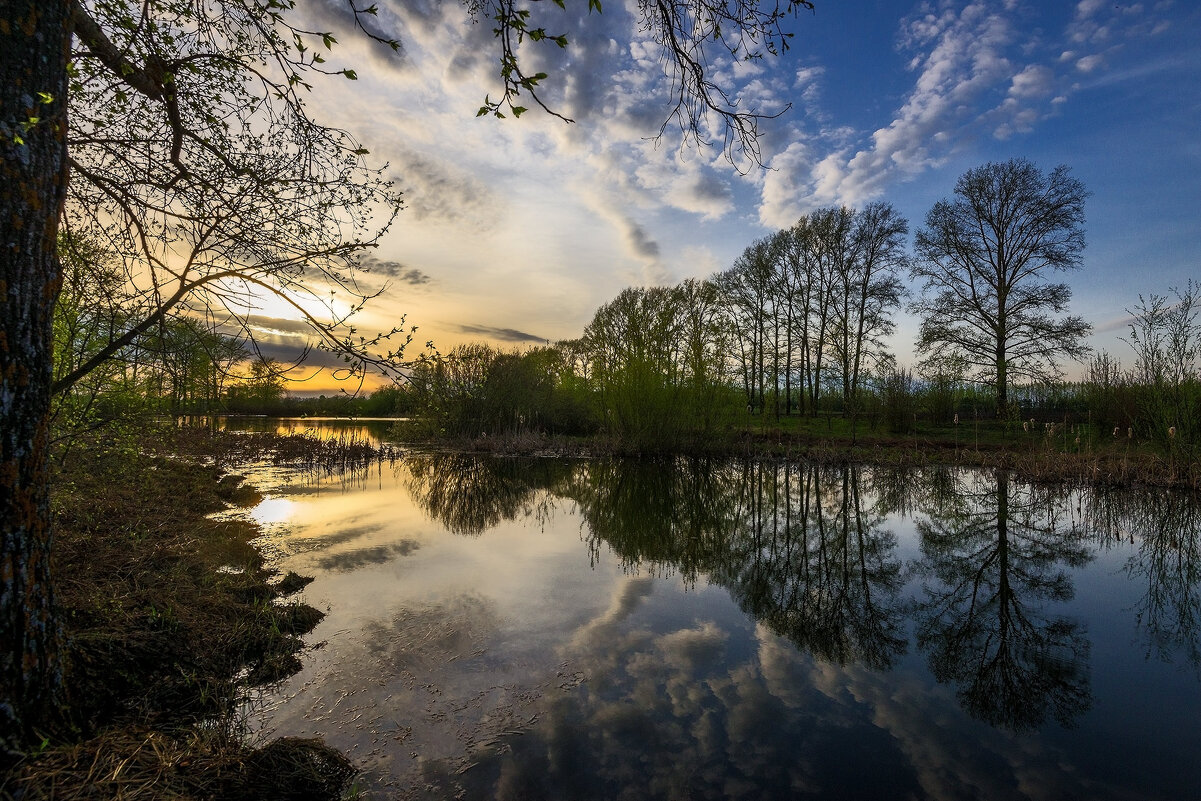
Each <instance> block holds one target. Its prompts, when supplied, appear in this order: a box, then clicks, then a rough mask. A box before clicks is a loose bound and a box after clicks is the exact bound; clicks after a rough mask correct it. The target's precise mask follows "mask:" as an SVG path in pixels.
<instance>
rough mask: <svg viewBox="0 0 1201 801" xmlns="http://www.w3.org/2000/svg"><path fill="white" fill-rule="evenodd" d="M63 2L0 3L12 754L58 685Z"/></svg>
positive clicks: (2, 603) (0, 286) (1, 434)
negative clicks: (53, 505) (53, 554)
mask: <svg viewBox="0 0 1201 801" xmlns="http://www.w3.org/2000/svg"><path fill="white" fill-rule="evenodd" d="M67 8H68V4H67V2H66V0H23V1H18V0H7V2H6V3H5V11H4V15H3V19H0V99H2V102H0V109H3V112H2V114H3V116H2V117H0V154H2V161H0V165H2V166H0V171H2V172H0V179H2V180H3V185H4V191H3V192H2V193H0V293H2V294H3V299H2V300H0V303H2V304H3V312H2V313H0V643H3V645H0V747H2V748H3V750H4V751H5V752H8V753H9V754H11V753H12V752H13V751H14V750H15V749H16V748H19V747H20V746H21V744H22V742H23V741H26V740H27V739H28V737H29V735H30V733H31V730H32V729H33V728H34V727H35V726H38V725H39V724H40V723H41V722H42V721H43V720H44V716H45V714H46V713H47V712H48V711H49V710H50V709H51V708H53V706H54V704H55V702H56V700H57V696H58V691H59V688H60V685H61V667H60V664H59V631H58V621H57V619H56V618H55V615H54V609H53V594H52V592H51V584H50V546H51V530H50V503H49V489H48V486H47V482H48V478H49V464H48V459H49V410H50V381H51V369H52V363H53V349H52V328H51V315H52V313H53V309H54V302H55V299H56V298H57V296H58V291H59V287H60V285H61V283H62V276H61V270H60V268H59V264H58V257H57V252H56V238H57V234H58V220H59V216H60V213H61V211H62V205H63V200H64V197H65V195H66V188H67V148H66V142H67V139H66V134H67V118H66V117H67V115H66V100H67V53H68V47H69V44H70V28H69V25H68V11H67Z"/></svg>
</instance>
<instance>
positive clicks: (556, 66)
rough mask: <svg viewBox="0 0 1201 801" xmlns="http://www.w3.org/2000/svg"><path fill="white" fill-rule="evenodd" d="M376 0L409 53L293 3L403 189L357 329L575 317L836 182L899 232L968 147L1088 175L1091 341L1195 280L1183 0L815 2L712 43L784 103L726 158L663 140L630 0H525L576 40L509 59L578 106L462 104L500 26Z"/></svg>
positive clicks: (334, 7) (1189, 46) (569, 324)
mask: <svg viewBox="0 0 1201 801" xmlns="http://www.w3.org/2000/svg"><path fill="white" fill-rule="evenodd" d="M377 5H378V7H379V14H378V17H377V18H376V19H375V20H374V22H373V24H374V25H376V26H378V30H379V31H380V32H382V33H386V34H387V35H389V36H394V37H395V38H397V39H399V40H400V42H401V43H402V48H401V50H400V51H399V52H398V53H392V52H391V51H390V50H387V49H386V48H382V47H380V46H378V45H373V44H372V43H370V42H369V41H367V40H366V39H365V38H364V37H362V36H361V35H358V36H356V35H355V34H354V32H353V31H352V30H351V29H350V28H349V26H348V20H347V19H346V17H345V8H346V5H345V2H344V0H309V2H308V3H307V4H302V6H301V9H302V11H303V13H304V14H306V15H308V17H309V20H310V22H311V24H312V25H313V26H314V27H315V28H317V29H320V30H331V31H334V32H336V33H337V35H338V41H339V43H340V44H339V45H338V46H337V47H336V49H335V51H334V54H333V58H331V64H332V65H333V66H335V67H340V66H352V67H354V69H355V71H356V73H357V75H358V76H359V79H358V80H357V81H353V82H350V81H345V80H344V79H340V78H330V79H328V80H325V81H320V82H318V83H317V84H316V85H315V87H314V90H313V92H312V97H311V100H310V104H309V105H310V109H311V110H312V113H313V116H314V117H315V118H317V119H318V120H320V121H321V122H323V123H326V124H330V125H336V126H338V127H343V128H346V129H348V130H350V131H351V132H352V133H353V134H354V135H355V136H356V137H357V138H358V139H359V140H360V141H361V142H362V143H363V145H364V146H365V147H367V148H368V149H370V151H371V156H370V157H369V158H370V159H372V160H373V161H372V162H371V163H372V164H373V165H375V166H381V167H384V165H386V167H384V169H385V172H386V174H387V175H388V176H390V177H391V178H392V179H393V180H394V181H395V182H396V184H397V185H398V186H399V187H400V188H402V189H403V190H404V198H405V205H404V208H403V210H402V211H401V212H400V214H399V216H398V218H397V220H396V222H395V224H394V226H393V227H392V229H391V230H390V231H389V232H388V233H387V234H386V235H385V237H384V238H383V239H382V240H381V242H380V246H379V247H378V249H377V250H376V251H375V252H374V253H372V254H371V255H370V257H369V258H368V266H369V267H370V268H371V269H372V273H373V274H374V280H376V281H377V282H380V283H381V284H382V282H383V281H385V280H386V281H387V283H388V286H387V288H386V289H385V291H384V293H383V294H382V295H381V296H380V297H378V298H376V299H375V300H373V301H372V302H371V304H370V305H369V306H368V308H367V310H366V311H365V312H364V313H363V316H362V319H361V321H360V324H359V327H360V329H367V328H372V327H375V328H391V327H392V325H394V324H395V322H396V321H397V320H398V319H399V317H400V315H402V314H403V315H406V319H407V323H408V324H411V325H417V326H418V329H419V330H418V333H417V335H416V338H415V343H414V349H412V350H411V351H410V355H413V356H415V355H417V349H416V347H417V346H419V345H421V344H422V343H424V342H425V341H427V340H433V342H434V343H435V345H436V346H437V348H438V349H439V350H440V351H441V352H443V353H445V352H447V351H449V350H450V349H451V348H452V347H454V346H455V345H457V344H460V343H462V342H467V341H484V342H488V343H490V344H493V345H498V346H501V347H506V348H507V347H526V346H529V345H535V344H542V343H545V342H548V341H549V342H554V341H556V340H560V339H568V338H574V337H578V336H579V335H580V334H581V333H582V332H583V329H584V327H585V326H586V325H587V324H588V322H589V320H590V319H591V318H592V316H593V314H594V312H595V311H596V309H597V308H598V307H599V306H600V305H602V304H604V303H606V302H608V301H609V300H611V299H612V298H614V297H615V296H616V295H617V294H618V293H619V292H620V291H621V290H622V289H624V288H626V287H629V286H652V285H671V284H675V283H678V282H679V281H682V280H683V279H685V278H689V277H696V278H705V277H708V276H710V275H712V274H713V273H715V272H718V271H720V270H723V269H726V268H728V267H729V266H730V265H731V264H732V263H733V261H734V259H735V258H736V257H737V256H738V255H739V253H741V252H742V250H743V249H744V248H746V247H747V246H748V245H749V244H750V243H751V242H753V241H754V240H755V239H758V238H760V237H763V236H766V235H768V234H770V233H772V232H774V231H776V230H778V229H780V228H783V227H786V226H789V225H791V224H792V223H793V222H794V221H795V220H796V219H797V218H798V217H799V216H800V215H802V214H805V213H807V212H811V211H813V210H815V209H818V208H822V207H825V206H830V205H839V204H845V205H848V206H852V207H858V206H862V205H864V204H866V203H868V202H871V201H874V200H885V201H888V202H891V203H892V204H893V205H894V206H896V208H897V209H898V210H899V211H900V212H901V214H903V215H904V216H905V217H907V219H908V220H909V223H910V229H911V232H913V231H916V230H917V229H918V228H919V227H920V226H921V224H922V222H923V219H924V217H925V214H926V212H927V211H928V210H929V209H930V207H931V206H932V205H934V203H936V202H937V201H939V200H940V199H943V198H948V197H950V196H951V195H952V193H953V191H954V186H955V182H956V180H957V179H958V177H959V176H960V175H962V174H963V173H964V172H965V171H966V170H968V169H971V168H973V167H977V166H980V165H982V164H985V163H987V162H990V161H1004V160H1007V159H1011V158H1016V157H1022V158H1027V159H1029V160H1031V161H1032V162H1034V163H1035V164H1036V165H1037V166H1038V167H1040V168H1042V169H1043V170H1046V171H1049V170H1051V169H1052V168H1054V167H1055V166H1057V165H1060V164H1063V165H1066V166H1068V167H1069V168H1070V169H1071V174H1072V176H1073V177H1075V178H1078V179H1079V180H1081V181H1082V182H1083V183H1084V184H1085V186H1086V187H1087V188H1088V190H1089V191H1090V192H1091V196H1090V197H1089V200H1088V202H1087V205H1086V218H1087V220H1086V229H1087V242H1088V245H1087V249H1086V251H1085V253H1084V264H1083V267H1082V268H1081V269H1080V270H1078V271H1074V272H1071V273H1064V274H1059V275H1061V276H1062V279H1063V280H1066V281H1067V282H1068V283H1069V285H1070V286H1071V287H1072V289H1073V293H1074V294H1073V300H1072V304H1071V312H1072V313H1073V314H1078V315H1081V316H1083V317H1084V318H1085V319H1086V320H1088V321H1089V322H1091V323H1092V325H1093V326H1094V334H1093V336H1092V338H1091V340H1090V341H1091V343H1092V345H1093V346H1094V347H1095V348H1097V349H1099V350H1100V349H1104V350H1108V351H1109V352H1111V353H1112V354H1114V355H1116V356H1117V357H1118V358H1120V359H1122V360H1123V361H1124V362H1126V363H1127V364H1129V363H1130V362H1132V361H1133V355H1132V352H1131V351H1130V350H1129V348H1128V346H1126V345H1125V344H1124V343H1123V342H1122V341H1121V340H1120V337H1121V336H1123V335H1124V334H1125V332H1126V330H1127V329H1126V326H1127V322H1128V319H1129V318H1128V314H1127V312H1126V310H1127V309H1129V308H1131V307H1133V306H1134V305H1135V304H1136V303H1137V302H1138V300H1139V295H1140V293H1141V294H1143V295H1148V294H1151V293H1156V294H1167V293H1168V292H1169V289H1170V288H1172V287H1178V286H1179V287H1183V286H1184V285H1185V284H1186V283H1187V282H1188V281H1189V280H1190V279H1191V278H1194V277H1196V278H1201V269H1199V268H1201V259H1199V256H1201V211H1199V209H1201V139H1199V134H1201V4H1198V3H1195V2H1193V1H1192V0H1175V2H1172V1H1171V0H1167V1H1165V2H1156V1H1155V0H1148V1H1147V2H1138V3H1124V4H1117V3H1114V2H1102V0H1082V2H1077V3H1072V2H1035V0H996V1H995V2H988V1H986V0H978V1H976V2H953V1H950V0H948V1H947V2H897V0H816V2H815V5H816V8H815V9H814V11H812V12H807V11H802V12H800V13H799V14H798V15H797V17H796V19H794V20H790V22H789V26H790V30H792V31H793V32H794V33H795V36H794V38H793V39H792V40H791V48H790V50H789V51H788V52H787V53H785V54H782V55H781V56H779V57H775V58H773V57H771V56H767V57H765V58H763V59H759V60H755V61H753V62H734V61H731V60H730V59H728V58H727V59H724V60H723V59H715V61H714V64H713V68H714V73H713V74H714V76H715V78H716V79H717V81H718V82H719V83H720V84H721V85H722V86H723V88H726V89H727V90H728V92H729V93H730V95H731V96H733V97H736V98H738V99H739V103H740V108H750V109H757V110H759V111H761V112H764V113H775V112H777V111H780V110H783V109H787V110H786V111H785V112H784V113H783V114H782V115H781V116H779V117H778V118H776V119H773V120H768V121H766V122H765V123H764V124H763V126H762V138H761V142H760V144H761V147H762V160H763V164H764V166H763V167H762V168H760V167H756V166H754V165H747V164H745V163H741V164H732V163H731V162H730V161H729V160H728V159H727V158H726V157H725V154H724V153H723V152H722V150H721V148H720V139H719V140H718V142H719V143H718V144H717V145H714V146H710V147H707V148H703V147H702V148H697V147H695V146H683V145H682V143H681V139H680V136H679V135H678V132H673V130H672V129H671V128H670V127H668V129H667V130H666V132H665V133H664V135H663V136H662V137H661V138H660V139H659V140H657V141H656V140H654V139H653V137H654V136H655V135H656V134H657V133H659V130H660V126H661V125H662V123H663V121H664V119H665V117H666V115H667V113H668V112H669V104H668V92H669V90H670V85H669V83H668V82H667V81H666V79H665V78H664V77H663V70H662V67H661V62H660V59H659V51H658V49H657V46H656V45H655V43H654V42H653V41H652V40H651V39H649V38H648V37H647V34H646V33H645V32H643V31H640V30H639V26H638V16H637V2H635V0H625V2H621V0H606V1H605V2H604V4H603V6H604V10H603V13H601V14H596V13H592V14H588V13H587V12H586V8H587V5H586V4H585V3H584V2H583V0H568V2H567V4H566V5H567V10H566V11H561V10H559V9H558V8H557V7H556V6H555V5H553V4H551V3H546V2H537V3H533V4H532V6H533V8H534V9H535V11H536V12H537V13H538V14H541V15H542V23H541V24H544V25H545V26H546V27H547V29H548V30H549V31H550V32H551V33H552V34H555V33H565V34H566V35H567V36H568V38H569V40H570V45H569V47H568V48H567V49H566V50H565V51H562V52H559V51H558V48H555V47H553V46H552V47H551V48H549V50H553V51H555V52H548V49H547V48H541V49H538V50H529V51H523V58H528V59H529V62H528V63H529V65H530V67H531V68H532V69H531V70H529V71H538V70H541V71H544V72H547V73H548V75H549V77H548V79H547V81H546V82H545V83H546V90H545V94H544V100H545V101H546V102H547V104H548V105H550V106H551V107H552V108H553V109H554V110H555V111H557V112H559V113H561V114H562V115H563V116H566V117H569V118H571V119H573V120H574V121H575V122H574V123H572V124H567V123H564V122H563V121H562V120H560V119H557V118H555V117H552V116H550V115H547V114H544V113H540V112H539V111H538V110H537V109H534V108H531V110H530V111H529V112H527V113H526V114H524V115H522V116H521V118H520V119H512V118H509V119H505V120H497V119H493V118H492V117H488V116H485V117H476V116H475V113H476V110H477V109H478V108H479V107H480V105H481V103H482V101H483V99H484V97H485V96H486V95H487V96H490V97H496V96H497V94H498V88H499V78H498V77H497V72H498V68H497V58H498V53H499V50H498V47H497V45H496V42H495V39H494V37H493V35H492V25H491V24H490V22H489V21H488V20H478V21H475V22H473V21H472V20H471V19H470V17H469V15H468V12H467V10H466V7H465V6H464V5H462V4H460V3H456V2H449V1H447V2H440V1H439V0H378V2H377ZM525 105H527V106H531V107H532V106H533V105H534V104H533V103H526V104H525ZM911 239H912V235H911ZM911 288H912V289H913V290H914V291H917V290H918V287H917V286H912V287H911ZM264 314H265V315H266V316H270V310H264ZM896 319H897V322H898V327H897V331H896V334H895V335H894V336H893V337H892V339H891V341H890V343H889V345H890V348H891V350H892V351H893V352H894V353H895V354H896V355H897V357H898V359H899V360H900V361H901V363H902V364H911V363H912V362H913V361H914V357H913V342H914V339H915V336H916V333H917V321H916V320H915V319H914V318H912V317H911V316H910V315H908V314H907V313H905V312H904V311H902V312H900V313H898V315H897V318H896ZM278 328H280V329H281V330H282V329H283V328H286V326H278ZM277 335H282V334H281V333H280V332H278V331H277ZM1066 366H1067V367H1068V368H1069V374H1072V373H1073V372H1074V373H1076V374H1078V373H1079V371H1080V368H1079V367H1078V366H1077V367H1072V366H1071V365H1066ZM322 381H324V379H320V380H318V381H314V382H310V385H309V387H308V388H309V389H316V388H323V387H324V384H322V383H321V382H322Z"/></svg>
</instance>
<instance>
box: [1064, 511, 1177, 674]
mask: <svg viewBox="0 0 1201 801" xmlns="http://www.w3.org/2000/svg"><path fill="white" fill-rule="evenodd" d="M1085 497H1086V502H1085V505H1086V513H1085V515H1086V520H1087V521H1088V522H1089V524H1090V526H1091V527H1092V528H1093V530H1095V531H1096V532H1097V533H1098V536H1099V540H1100V544H1101V545H1103V546H1108V545H1113V544H1114V543H1115V542H1121V541H1123V540H1124V539H1125V538H1127V537H1129V538H1130V540H1131V541H1132V542H1133V541H1135V540H1136V539H1137V545H1138V552H1137V553H1136V554H1135V555H1133V556H1131V557H1130V559H1129V560H1128V561H1127V563H1126V574H1127V575H1128V576H1129V577H1130V578H1131V579H1132V580H1135V581H1138V582H1139V583H1140V584H1142V585H1143V586H1145V588H1146V589H1145V591H1144V592H1143V594H1142V596H1141V597H1140V598H1139V600H1138V602H1137V603H1136V604H1135V608H1134V612H1135V616H1136V620H1137V625H1138V627H1139V630H1140V632H1141V633H1142V636H1143V638H1144V648H1145V651H1146V655H1147V656H1148V657H1151V656H1155V657H1156V658H1158V659H1163V660H1165V661H1169V662H1170V661H1173V660H1174V658H1175V657H1177V656H1179V657H1181V658H1183V659H1184V661H1185V662H1187V663H1188V664H1189V665H1190V666H1191V667H1192V668H1193V669H1194V670H1195V671H1201V640H1199V632H1201V504H1198V500H1197V498H1196V497H1193V496H1190V495H1186V494H1183V493H1178V492H1169V491H1164V490H1158V491H1155V490H1143V491H1139V492H1131V491H1129V490H1120V489H1113V488H1098V489H1095V490H1093V491H1091V492H1089V493H1087V494H1086V496H1085Z"/></svg>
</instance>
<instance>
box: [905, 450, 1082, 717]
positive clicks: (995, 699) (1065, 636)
mask: <svg viewBox="0 0 1201 801" xmlns="http://www.w3.org/2000/svg"><path fill="white" fill-rule="evenodd" d="M955 475H956V476H957V477H958V479H959V480H957V481H954V482H952V483H950V484H949V485H946V484H944V485H943V486H944V488H945V490H946V491H947V493H949V494H947V495H946V496H944V497H940V498H936V499H935V504H934V505H935V507H936V508H937V509H938V514H937V515H928V516H925V517H923V518H921V519H919V520H918V521H917V528H918V532H919V534H920V536H921V549H922V560H921V561H920V563H919V564H918V565H917V568H916V569H917V572H918V574H919V575H922V576H923V577H924V578H925V583H924V584H923V588H922V589H923V593H924V596H925V597H924V598H923V599H922V600H921V601H920V602H919V603H918V604H917V607H916V617H917V643H918V647H919V648H921V649H922V650H923V651H925V652H926V653H927V655H928V658H929V663H930V668H931V670H932V672H933V673H934V676H935V678H936V679H937V680H938V681H940V682H954V683H955V684H957V685H958V688H959V689H958V697H959V699H960V703H961V704H962V705H963V707H964V709H965V710H967V712H968V713H969V714H971V715H972V716H973V717H976V718H979V719H981V720H984V721H986V722H988V723H990V724H992V725H994V726H1003V727H1005V728H1009V729H1013V730H1027V729H1033V728H1036V727H1038V726H1039V725H1041V724H1042V723H1043V721H1044V720H1045V719H1046V717H1047V715H1048V714H1050V715H1051V716H1052V717H1054V718H1055V720H1057V721H1058V722H1059V723H1061V724H1062V725H1065V726H1070V725H1072V723H1073V722H1074V721H1075V719H1076V718H1077V717H1078V716H1079V715H1080V714H1081V713H1083V712H1084V711H1086V710H1087V709H1088V708H1089V707H1090V706H1091V704H1092V698H1091V692H1090V688H1089V668H1088V655H1089V641H1088V639H1087V636H1086V633H1085V631H1084V630H1083V628H1082V627H1081V625H1080V624H1079V623H1078V622H1077V621H1074V620H1071V619H1069V618H1066V617H1059V616H1054V615H1052V614H1050V613H1049V612H1048V606H1049V602H1063V601H1067V600H1069V599H1071V597H1072V595H1073V594H1074V589H1073V586H1072V583H1071V580H1070V578H1069V576H1068V574H1067V572H1066V571H1065V569H1064V568H1067V567H1078V566H1081V565H1083V564H1085V563H1086V562H1088V561H1089V559H1090V558H1091V556H1090V553H1089V549H1088V548H1087V547H1086V543H1085V537H1086V535H1085V531H1084V529H1083V528H1081V527H1079V526H1076V525H1066V524H1065V523H1064V522H1063V519H1062V518H1063V512H1062V509H1063V508H1064V507H1065V506H1066V504H1065V503H1064V500H1065V497H1066V496H1065V495H1064V494H1063V493H1057V492H1054V491H1051V490H1045V489H1042V490H1040V489H1038V488H1035V487H1031V486H1028V485H1015V484H1013V483H1012V482H1011V481H1010V479H1009V477H1008V475H1007V474H1006V473H1004V472H1002V471H996V472H995V473H993V474H992V475H989V474H987V473H982V472H962V473H956V474H955Z"/></svg>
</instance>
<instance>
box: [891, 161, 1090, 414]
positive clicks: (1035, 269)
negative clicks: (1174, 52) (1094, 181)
mask: <svg viewBox="0 0 1201 801" xmlns="http://www.w3.org/2000/svg"><path fill="white" fill-rule="evenodd" d="M955 195H956V198H955V199H954V200H941V201H939V202H938V203H936V204H935V205H934V207H933V208H932V209H930V211H929V213H928V214H927V215H926V225H925V227H924V228H922V229H921V230H920V231H918V234H917V241H916V246H917V259H916V260H915V261H914V263H913V266H912V268H911V270H910V274H911V275H912V277H913V278H915V279H918V280H920V281H923V282H924V286H923V291H922V294H921V296H920V297H919V298H918V299H917V300H916V301H914V303H913V304H912V310H913V311H914V312H915V313H917V314H920V315H921V316H922V318H923V319H922V324H921V330H920V333H919V336H918V342H917V348H918V352H919V353H921V354H926V355H927V356H928V358H929V359H930V360H932V361H937V360H939V359H942V358H947V357H959V358H962V359H963V360H964V362H965V363H966V364H968V365H969V367H970V368H971V369H973V371H974V373H975V375H976V377H978V378H980V379H983V380H987V381H990V382H992V383H993V385H994V386H995V388H996V402H997V410H998V413H999V414H1003V413H1004V412H1005V411H1006V407H1007V404H1008V386H1009V382H1010V380H1011V379H1013V378H1017V377H1024V378H1029V379H1034V380H1046V379H1049V378H1052V377H1054V376H1056V375H1058V373H1059V370H1058V367H1057V363H1056V362H1057V360H1058V359H1060V358H1061V357H1068V358H1072V359H1078V358H1081V357H1082V356H1083V355H1084V354H1085V353H1086V352H1087V350H1088V349H1087V346H1086V345H1085V344H1084V337H1085V336H1087V334H1088V333H1089V331H1091V330H1092V327H1091V326H1090V325H1089V324H1088V323H1086V322H1084V320H1083V319H1081V318H1080V317H1074V316H1065V317H1058V316H1057V315H1060V314H1062V313H1063V312H1064V311H1065V310H1066V309H1067V306H1068V302H1069V301H1070V300H1071V296H1072V291H1071V289H1069V288H1068V285H1067V284H1064V283H1050V282H1048V281H1046V280H1045V276H1046V274H1047V273H1048V272H1052V271H1058V270H1071V269H1075V268H1077V267H1079V266H1080V264H1081V253H1082V251H1083V250H1084V201H1085V198H1086V197H1087V196H1088V192H1087V191H1086V190H1085V188H1084V184H1082V183H1081V182H1080V181H1078V180H1076V179H1075V178H1072V177H1071V176H1070V175H1069V174H1068V168H1067V167H1065V166H1062V165H1061V166H1059V167H1056V168H1055V169H1054V170H1052V171H1051V173H1050V174H1048V175H1044V174H1043V172H1042V171H1041V170H1039V169H1038V168H1037V167H1035V166H1034V165H1033V164H1032V163H1030V162H1029V161H1027V160H1025V159H1013V160H1011V161H1006V162H1001V163H989V164H986V165H984V166H983V167H978V168H976V169H973V170H968V171H967V172H966V173H964V174H963V175H962V176H961V177H960V178H959V181H958V183H957V184H956V185H955Z"/></svg>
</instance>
